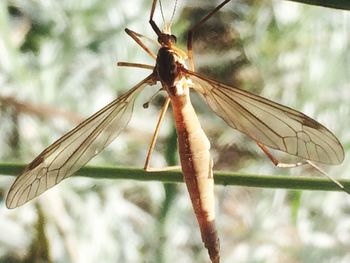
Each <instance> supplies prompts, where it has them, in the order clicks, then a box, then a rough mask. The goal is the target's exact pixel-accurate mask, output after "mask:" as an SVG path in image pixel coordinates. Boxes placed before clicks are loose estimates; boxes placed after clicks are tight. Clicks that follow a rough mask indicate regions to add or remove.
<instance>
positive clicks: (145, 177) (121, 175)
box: [0, 163, 350, 191]
mask: <svg viewBox="0 0 350 263" xmlns="http://www.w3.org/2000/svg"><path fill="white" fill-rule="evenodd" d="M24 168H25V165H24V164H14V163H0V174H4V175H13V176H14V175H18V174H19V173H20V172H21V171H22V170H23V169H24ZM75 176H83V177H90V178H95V179H130V180H138V181H160V182H166V183H180V182H183V178H182V173H181V171H166V172H145V171H144V170H143V169H141V168H133V167H117V166H116V167H105V166H86V167H83V168H81V169H80V170H79V171H78V172H76V173H75ZM214 177H215V183H216V184H218V185H225V186H226V185H241V186H249V187H262V188H285V189H294V190H323V191H340V189H339V188H338V187H337V186H336V185H335V184H334V183H333V182H331V181H329V180H328V179H327V178H320V177H310V176H290V175H289V176H287V175H273V176H271V175H255V174H242V173H234V172H222V171H214ZM338 181H339V182H340V183H341V184H342V185H344V187H345V188H347V189H350V180H345V179H342V180H338Z"/></svg>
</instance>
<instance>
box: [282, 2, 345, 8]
mask: <svg viewBox="0 0 350 263" xmlns="http://www.w3.org/2000/svg"><path fill="white" fill-rule="evenodd" d="M288 1H293V2H299V3H303V4H308V5H317V6H323V7H330V8H336V9H344V10H350V1H348V0H327V1H325V0H288Z"/></svg>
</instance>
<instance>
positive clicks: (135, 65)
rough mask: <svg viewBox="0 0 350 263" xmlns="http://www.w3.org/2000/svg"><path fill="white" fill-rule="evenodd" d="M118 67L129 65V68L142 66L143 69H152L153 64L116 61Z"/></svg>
mask: <svg viewBox="0 0 350 263" xmlns="http://www.w3.org/2000/svg"><path fill="white" fill-rule="evenodd" d="M117 66H118V67H131V68H144V69H151V70H153V69H154V66H152V65H147V64H140V63H132V62H118V63H117Z"/></svg>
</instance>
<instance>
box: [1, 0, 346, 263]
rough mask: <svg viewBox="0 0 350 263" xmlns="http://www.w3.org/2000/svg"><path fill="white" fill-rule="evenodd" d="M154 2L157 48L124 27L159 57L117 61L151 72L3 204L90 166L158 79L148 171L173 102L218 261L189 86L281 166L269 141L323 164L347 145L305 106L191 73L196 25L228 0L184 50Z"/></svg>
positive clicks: (195, 201)
mask: <svg viewBox="0 0 350 263" xmlns="http://www.w3.org/2000/svg"><path fill="white" fill-rule="evenodd" d="M156 2H157V1H156V0H154V1H153V4H152V9H151V15H150V24H151V26H152V28H153V29H154V31H155V32H156V34H157V36H158V42H159V45H160V48H159V51H158V54H157V55H155V54H154V53H153V52H152V51H150V50H149V49H148V48H147V47H146V46H145V45H144V44H143V43H142V41H141V37H142V35H140V34H138V33H135V32H133V31H131V30H128V29H127V30H126V32H127V33H128V34H129V35H130V36H131V37H132V38H133V39H134V40H135V41H136V42H137V43H138V44H139V45H140V46H141V47H142V48H143V49H144V50H145V51H146V52H147V53H148V54H149V55H150V56H151V57H152V58H154V59H156V65H155V67H153V66H150V65H145V64H136V63H128V62H121V63H119V65H120V66H131V67H139V68H145V69H151V70H152V73H151V74H150V75H149V76H147V77H146V78H145V79H144V80H142V81H141V82H139V83H138V84H137V85H136V86H135V87H133V88H132V89H131V90H129V91H128V92H127V93H125V94H124V95H122V96H121V97H119V98H117V99H116V100H114V101H112V102H111V103H110V104H108V105H107V106H105V107H104V108H103V109H101V110H100V111H98V112H97V113H95V114H94V115H92V116H91V117H89V118H88V119H87V120H85V121H84V122H82V123H81V124H80V125H78V126H77V127H76V128H74V129H73V130H72V131H70V132H68V133H67V134H66V135H64V136H63V137H62V138H60V139H59V140H57V141H56V142H54V143H53V144H52V145H51V146H49V147H48V148H46V149H45V150H44V151H43V152H42V153H41V154H40V155H39V156H38V157H37V158H36V159H34V161H33V162H31V163H30V164H29V165H28V166H27V168H26V169H25V170H24V171H23V172H22V174H21V175H19V176H18V177H17V178H16V180H15V182H14V183H13V185H12V186H11V188H10V191H9V193H8V196H7V199H6V205H7V207H8V208H15V207H18V206H20V205H23V204H24V203H26V202H27V201H29V200H31V199H33V198H34V197H36V196H38V195H40V194H41V193H43V192H44V191H46V190H47V189H49V188H51V187H53V186H54V185H56V184H57V183H59V182H60V181H62V180H63V179H65V178H67V177H68V176H71V175H72V174H73V173H74V172H76V171H77V170H78V169H79V168H81V167H82V166H83V165H85V164H86V163H87V162H88V161H89V160H90V159H91V158H93V157H94V156H95V155H97V154H98V153H99V152H101V151H102V150H103V149H104V148H105V147H106V146H107V145H108V144H109V143H111V142H112V141H113V140H114V139H115V138H116V137H117V136H118V135H119V134H120V132H121V131H122V130H123V129H124V128H125V126H126V125H127V123H128V122H129V120H130V117H131V113H132V109H133V104H134V100H135V98H136V97H137V95H138V94H139V93H140V92H141V91H142V90H143V89H144V88H145V87H146V86H148V85H150V86H152V85H154V84H155V83H156V82H158V81H159V82H160V83H161V85H162V89H163V90H164V91H166V93H167V99H166V102H165V104H164V106H163V110H162V111H161V115H160V118H159V121H158V124H157V128H156V131H155V134H154V136H153V139H152V143H151V147H150V151H149V154H148V155H147V158H146V163H145V170H152V168H149V166H148V163H149V159H150V156H151V152H152V150H153V146H154V143H155V140H156V137H157V134H158V131H159V126H160V123H161V121H162V119H163V117H164V114H165V112H166V110H167V108H168V105H169V102H171V105H172V109H173V115H174V119H175V124H176V130H177V135H178V143H179V155H180V161H181V168H182V172H183V175H184V181H185V183H186V185H187V188H188V191H189V194H190V198H191V201H192V205H193V208H194V211H195V214H196V217H197V221H198V223H199V226H200V231H201V235H202V240H203V242H204V244H205V246H206V248H207V249H208V252H209V255H210V258H211V261H212V262H213V263H218V262H219V261H220V254H219V239H218V236H217V231H216V228H215V213H214V211H215V209H214V191H213V190H214V179H213V170H212V167H213V161H212V159H211V157H210V153H209V149H210V143H209V140H208V138H207V137H206V135H205V133H204V131H203V130H202V128H201V125H200V123H199V120H198V118H197V116H196V113H195V111H194V108H193V106H192V104H191V101H190V96H189V94H190V89H194V90H195V91H196V92H198V93H200V94H201V95H202V96H203V97H204V99H205V100H206V102H207V103H208V105H209V106H210V108H211V109H212V110H213V111H214V112H215V113H216V114H217V115H218V116H220V117H221V118H222V119H223V120H224V121H226V123H227V124H228V125H229V126H231V127H232V128H234V129H237V130H239V131H241V132H243V133H245V134H246V135H248V136H249V137H250V138H252V139H253V140H255V141H256V142H257V143H258V145H259V146H260V147H261V148H262V149H263V151H264V152H265V153H266V154H267V155H268V157H269V158H270V159H271V160H272V161H273V162H274V163H275V164H276V165H277V164H278V163H277V161H276V160H275V159H274V158H273V156H272V155H271V154H270V153H269V152H268V150H267V149H266V146H268V147H271V148H273V149H277V150H281V151H284V152H286V153H289V154H292V155H295V156H298V157H301V158H303V159H305V160H308V161H316V162H321V163H326V164H339V163H341V162H342V161H343V159H344V151H343V148H342V146H341V144H340V142H339V141H338V139H337V138H336V137H335V136H334V135H333V134H332V133H331V132H330V131H329V130H328V129H327V128H325V127H324V126H322V125H321V124H319V123H318V122H316V121H315V120H313V119H311V118H309V117H308V116H306V115H304V114H303V113H301V112H298V111H296V110H293V109H291V108H289V107H285V106H282V105H280V104H278V103H275V102H272V101H270V100H267V99H264V98H262V97H259V96H257V95H254V94H252V93H249V92H247V91H244V90H240V89H237V88H235V87H230V86H227V85H225V84H222V83H220V82H218V81H215V80H211V79H208V78H207V77H204V76H202V75H200V74H198V73H196V72H194V66H193V58H192V35H193V32H194V31H195V29H196V28H198V27H199V26H201V25H202V24H203V23H204V22H205V21H206V20H207V19H208V18H209V17H210V16H211V15H212V14H214V13H215V12H216V11H217V10H219V9H220V8H221V7H222V6H223V5H225V4H226V3H228V2H229V0H226V1H224V2H223V3H222V4H220V5H219V6H218V7H217V8H215V9H214V10H213V12H211V13H210V14H208V15H207V16H206V17H204V18H203V19H202V20H200V21H199V22H198V23H197V24H196V25H195V26H194V27H193V28H192V29H191V30H190V31H189V33H188V45H187V46H188V51H187V53H185V52H183V51H181V50H179V49H178V48H176V47H175V42H176V38H175V36H173V35H171V34H170V33H168V31H164V32H162V31H160V30H159V28H158V26H157V25H156V24H155V22H154V21H153V13H154V10H155V6H156ZM186 62H187V63H186ZM187 65H189V69H188V68H187Z"/></svg>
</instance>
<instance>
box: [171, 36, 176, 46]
mask: <svg viewBox="0 0 350 263" xmlns="http://www.w3.org/2000/svg"><path fill="white" fill-rule="evenodd" d="M170 37H171V42H172V43H174V44H175V43H176V41H177V39H176V36H174V35H171V36H170Z"/></svg>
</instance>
